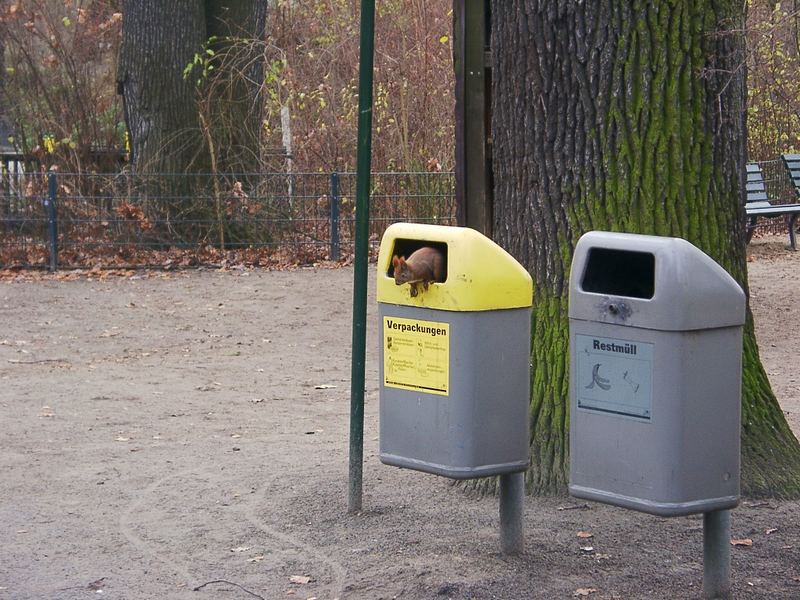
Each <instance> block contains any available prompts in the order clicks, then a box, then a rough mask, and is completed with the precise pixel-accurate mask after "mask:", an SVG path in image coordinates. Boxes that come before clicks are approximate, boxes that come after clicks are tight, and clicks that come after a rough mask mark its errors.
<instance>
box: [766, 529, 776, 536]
mask: <svg viewBox="0 0 800 600" xmlns="http://www.w3.org/2000/svg"><path fill="white" fill-rule="evenodd" d="M776 531H778V528H777V527H772V528H771V529H767V531H766V532H765V533H766V534H767V535H770V534H771V533H775V532H776Z"/></svg>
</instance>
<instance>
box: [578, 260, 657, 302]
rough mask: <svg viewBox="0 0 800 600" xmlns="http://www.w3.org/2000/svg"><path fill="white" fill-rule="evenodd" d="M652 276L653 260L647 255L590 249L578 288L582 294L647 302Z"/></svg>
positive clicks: (651, 293)
mask: <svg viewBox="0 0 800 600" xmlns="http://www.w3.org/2000/svg"><path fill="white" fill-rule="evenodd" d="M655 276H656V257H655V255H653V254H650V253H649V252H634V251H631V250H613V249H610V248H591V249H590V250H589V256H588V259H587V261H586V270H585V271H584V272H583V281H582V282H581V287H582V288H583V291H584V292H593V293H595V294H609V295H612V296H628V297H629V298H644V299H647V300H649V299H650V298H652V297H653V294H654V293H655Z"/></svg>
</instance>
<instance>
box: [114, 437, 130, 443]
mask: <svg viewBox="0 0 800 600" xmlns="http://www.w3.org/2000/svg"><path fill="white" fill-rule="evenodd" d="M114 441H115V442H129V441H131V438H126V437H122V436H119V437H118V438H115V440H114Z"/></svg>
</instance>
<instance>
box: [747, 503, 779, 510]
mask: <svg viewBox="0 0 800 600" xmlns="http://www.w3.org/2000/svg"><path fill="white" fill-rule="evenodd" d="M744 505H745V506H746V507H747V508H764V507H766V508H773V509H774V508H775V507H774V506H772V505H771V504H770V503H769V502H745V503H744Z"/></svg>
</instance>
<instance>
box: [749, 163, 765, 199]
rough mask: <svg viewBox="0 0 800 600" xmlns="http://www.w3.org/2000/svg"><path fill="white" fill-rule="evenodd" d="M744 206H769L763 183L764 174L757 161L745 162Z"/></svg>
mask: <svg viewBox="0 0 800 600" xmlns="http://www.w3.org/2000/svg"><path fill="white" fill-rule="evenodd" d="M745 201H746V206H749V207H751V208H756V207H760V206H770V203H769V198H767V188H766V186H765V185H764V175H763V173H762V172H761V167H760V166H759V165H758V163H748V164H747V197H746V200H745Z"/></svg>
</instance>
